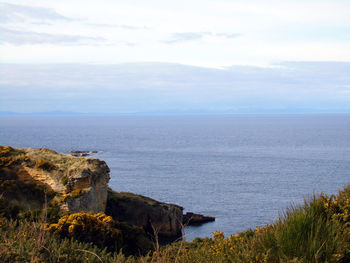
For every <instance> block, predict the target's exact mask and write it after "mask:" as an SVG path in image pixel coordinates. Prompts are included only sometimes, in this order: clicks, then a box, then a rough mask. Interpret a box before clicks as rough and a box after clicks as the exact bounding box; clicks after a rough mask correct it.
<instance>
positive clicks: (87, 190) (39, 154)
mask: <svg viewBox="0 0 350 263" xmlns="http://www.w3.org/2000/svg"><path fill="white" fill-rule="evenodd" d="M108 181H109V168H108V166H107V164H106V163H105V162H104V161H101V160H98V159H94V158H86V157H75V156H71V155H65V154H61V153H57V152H55V151H52V150H49V149H16V148H12V147H9V146H6V147H3V146H0V190H1V191H0V195H1V196H3V195H4V196H5V197H7V198H8V199H11V200H15V201H16V203H17V204H18V203H19V204H22V206H23V205H24V204H25V206H26V207H27V208H25V209H28V208H29V209H40V207H42V204H43V203H44V202H47V203H49V205H50V206H53V207H58V208H59V210H60V212H62V213H74V212H80V211H88V212H89V211H92V212H105V213H106V214H108V215H110V216H112V217H113V218H114V219H115V220H118V221H121V222H126V223H127V224H129V225H134V226H139V227H142V228H143V229H144V230H145V231H146V233H147V234H148V235H149V236H150V237H155V236H157V237H159V240H160V242H161V243H168V242H171V241H174V240H176V239H179V238H181V236H182V228H183V225H186V224H200V223H205V222H208V221H213V220H214V218H213V217H205V216H202V215H198V214H193V213H190V214H189V213H187V214H186V215H185V217H183V213H182V212H183V208H182V207H180V206H178V205H174V204H166V203H162V202H158V201H156V200H154V199H151V198H148V197H145V196H141V195H136V194H132V193H117V192H115V191H113V190H111V189H108V188H107V186H108ZM45 193H46V194H45ZM43 196H45V198H43Z"/></svg>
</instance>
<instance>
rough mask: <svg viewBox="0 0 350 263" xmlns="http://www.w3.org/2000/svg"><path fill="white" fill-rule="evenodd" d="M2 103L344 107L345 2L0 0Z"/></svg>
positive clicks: (122, 108) (84, 108)
mask: <svg viewBox="0 0 350 263" xmlns="http://www.w3.org/2000/svg"><path fill="white" fill-rule="evenodd" d="M0 13H1V16H0V95H1V97H0V111H13V112H27V113H28V112H41V111H78V112H95V113H137V112H265V111H267V112H269V111H271V112H289V111H290V112H300V111H306V112H309V111H315V112H319V111H321V112H350V106H349V105H350V77H349V75H350V74H349V72H350V1H348V0H279V1H277V0H269V1H264V0H244V1H243V0H242V1H241V0H216V1H209V0H201V1H197V0H186V1H183V0H178V1H168V0H147V1H145V0H143V1H141V0H128V1H126V0H125V1H123V0H117V1H116V0H99V1H89V0H85V1H80V0H74V1H71V0H70V1H67V0H60V1H47V0H46V1H44V0H11V1H10V0H8V1H3V0H0Z"/></svg>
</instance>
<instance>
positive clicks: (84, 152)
mask: <svg viewBox="0 0 350 263" xmlns="http://www.w3.org/2000/svg"><path fill="white" fill-rule="evenodd" d="M68 152H69V153H89V151H68Z"/></svg>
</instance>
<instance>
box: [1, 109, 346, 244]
mask: <svg viewBox="0 0 350 263" xmlns="http://www.w3.org/2000/svg"><path fill="white" fill-rule="evenodd" d="M0 144H1V145H11V146H14V147H32V148H37V147H46V148H51V149H55V150H56V151H59V152H66V151H68V150H98V151H100V153H98V154H96V155H95V157H97V158H100V159H103V160H105V161H106V162H107V164H108V165H109V167H110V169H111V181H110V186H111V187H112V188H113V189H114V190H117V191H130V192H134V193H138V194H142V195H146V196H150V197H152V198H155V199H157V200H160V201H164V202H170V203H176V204H179V205H181V206H183V207H184V208H185V211H192V212H196V213H202V214H205V215H213V216H215V217H216V221H215V222H213V223H209V224H205V225H203V226H200V227H188V228H186V233H187V234H188V236H189V239H192V238H193V237H195V236H200V237H204V236H210V235H211V233H212V232H214V231H216V230H220V231H223V232H224V233H225V234H227V235H228V234H232V233H236V232H238V231H243V230H245V229H247V228H255V227H256V226H261V225H264V224H267V223H272V222H273V221H274V220H276V218H277V217H278V215H279V213H281V212H283V211H284V210H285V209H286V208H287V207H288V206H290V205H291V204H301V203H302V201H303V199H304V198H305V197H308V196H310V195H312V194H313V193H314V192H315V193H320V192H325V193H328V194H332V193H336V192H337V190H338V189H340V188H342V187H344V186H345V185H346V184H347V183H349V182H350V115H222V116H138V117H135V116H123V117H96V116H94V117H76V116H75V117H1V118H0Z"/></svg>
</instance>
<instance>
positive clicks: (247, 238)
mask: <svg viewBox="0 0 350 263" xmlns="http://www.w3.org/2000/svg"><path fill="white" fill-rule="evenodd" d="M0 225H1V227H0V238H1V240H0V260H1V261H2V262H16V261H17V262H26V261H27V262H40V260H42V261H45V262H101V261H100V260H99V259H98V258H97V256H99V257H100V258H101V259H102V260H103V262H290V263H292V262H315V263H316V262H318V263H319V262H339V263H340V262H343V263H345V262H350V185H349V186H348V187H346V188H345V189H344V190H343V191H341V192H339V194H338V195H337V196H331V197H328V196H326V195H321V196H319V197H318V198H314V199H312V200H310V201H308V202H305V204H304V205H302V206H300V207H292V208H290V209H288V210H287V212H286V213H285V214H284V216H282V217H281V218H280V219H279V220H278V221H277V222H276V223H275V224H272V225H267V226H265V227H263V228H257V229H255V230H247V231H245V232H242V233H239V234H238V235H232V236H230V237H227V238H224V235H223V234H222V233H221V232H216V233H214V235H213V238H205V239H196V240H194V241H193V242H178V243H175V244H172V245H169V246H166V247H163V248H162V249H161V251H160V252H159V253H156V252H154V253H151V255H149V256H143V257H139V258H125V257H124V256H123V255H122V254H119V255H116V254H111V253H107V252H106V251H105V250H102V249H101V248H98V247H95V246H93V245H92V244H87V243H78V242H77V241H74V239H71V240H69V239H61V238H58V237H57V236H55V235H54V234H52V233H49V232H45V231H43V230H42V229H41V228H40V227H39V224H38V223H33V222H31V223H28V222H24V221H23V222H17V223H15V222H13V221H8V220H6V219H4V218H3V219H1V221H0ZM33 226H35V227H33ZM42 236H43V237H42ZM33 244H34V245H33ZM82 250H84V251H89V252H81V251H82ZM79 251H80V253H79ZM94 254H96V255H97V256H96V255H94ZM39 259H40V260H39ZM31 260H32V261H31ZM35 260H37V261H35ZM84 260H85V261H84Z"/></svg>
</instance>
